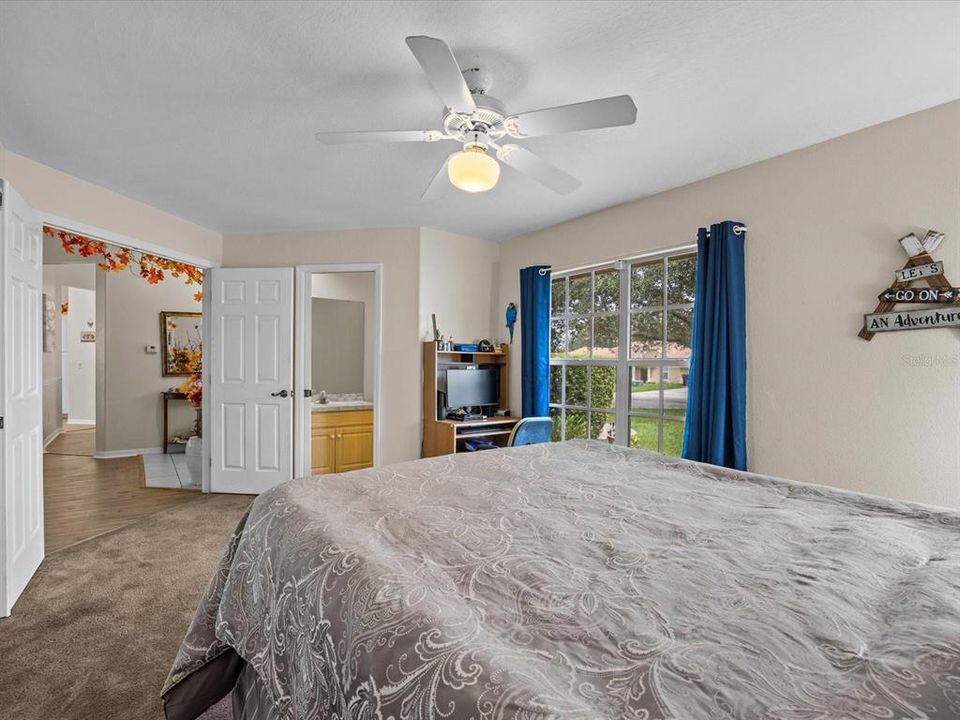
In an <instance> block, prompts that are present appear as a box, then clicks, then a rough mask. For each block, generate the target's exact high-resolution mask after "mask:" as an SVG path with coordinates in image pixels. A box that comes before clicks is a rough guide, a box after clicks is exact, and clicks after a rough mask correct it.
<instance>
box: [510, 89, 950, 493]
mask: <svg viewBox="0 0 960 720" xmlns="http://www.w3.org/2000/svg"><path fill="white" fill-rule="evenodd" d="M637 172H643V169H642V168H638V170H637ZM958 181H960V102H954V103H950V104H948V105H943V106H940V107H937V108H933V109H931V110H927V111H924V112H920V113H916V114H914V115H910V116H907V117H904V118H900V119H898V120H894V121H891V122H888V123H884V124H882V125H878V126H875V127H871V128H867V129H865V130H862V131H859V132H856V133H853V134H850V135H846V136H843V137H840V138H837V139H835V140H831V141H829V142H826V143H822V144H820V145H815V146H813V147H810V148H806V149H803V150H799V151H797V152H793V153H790V154H788V155H784V156H781V157H778V158H774V159H772V160H767V161H765V162H761V163H757V164H755V165H751V166H749V167H746V168H742V169H740V170H736V171H733V172H729V173H726V174H723V175H719V176H716V177H713V178H709V179H707V180H703V181H701V182H697V183H694V184H692V185H687V186H685V187H681V188H678V189H675V190H671V191H669V192H665V193H662V194H660V195H656V196H653V197H650V198H646V199H643V200H638V201H635V202H632V203H628V204H625V205H620V206H617V207H613V208H610V209H608V210H604V211H602V212H599V213H595V214H592V215H588V216H585V217H582V218H577V219H575V220H572V221H570V222H566V223H563V224H561V225H557V226H555V227H551V228H547V229H544V230H541V231H538V232H535V233H531V234H529V235H525V236H522V237H519V238H516V239H514V240H512V241H509V242H506V243H504V244H503V245H502V247H501V255H500V281H499V282H500V290H499V303H498V305H499V306H501V307H502V306H503V305H505V304H506V303H507V302H509V301H517V300H518V297H519V291H518V271H519V269H520V268H521V267H523V266H526V265H530V264H534V263H549V264H552V265H553V266H554V267H555V268H558V269H559V268H563V267H564V266H567V267H569V266H575V265H579V264H583V263H590V262H594V261H599V260H603V259H608V258H615V257H618V256H625V255H630V254H636V253H639V252H643V251H648V250H653V249H662V248H669V247H671V246H677V245H681V244H685V243H689V242H691V241H692V240H693V238H694V236H695V232H696V229H697V227H698V226H702V225H708V224H710V223H712V222H717V221H719V220H723V219H730V220H740V221H743V222H745V223H746V224H747V225H748V226H749V232H748V234H747V313H748V343H749V355H748V363H749V366H748V393H749V395H748V399H747V402H748V410H747V413H748V415H747V424H748V452H749V463H750V469H751V470H755V471H757V472H763V473H771V474H774V475H779V476H783V477H787V478H792V479H795V480H802V481H809V482H817V483H824V484H829V485H835V486H838V487H843V488H848V489H851V490H858V491H862V492H867V493H876V494H880V495H887V496H892V497H898V498H907V499H911V500H917V501H921V502H927V503H933V504H938V505H946V506H951V507H960V331H958V330H953V329H938V330H917V331H912V332H896V333H887V334H882V335H878V336H877V337H875V338H874V340H873V341H872V342H869V343H868V342H865V341H863V340H861V339H859V338H858V337H857V331H858V330H859V328H860V327H861V325H862V321H863V313H866V312H872V310H873V308H874V306H875V304H876V296H877V293H879V292H880V291H881V290H883V289H884V288H885V287H887V285H888V284H889V283H890V282H891V280H892V278H893V271H894V270H895V269H896V268H898V267H900V266H902V264H903V263H904V261H905V255H904V253H903V251H902V250H901V248H900V246H899V245H898V244H897V242H896V240H897V238H899V237H900V236H902V235H904V234H905V233H907V232H911V231H913V232H917V233H921V234H922V233H923V232H924V231H925V230H926V229H927V228H936V229H939V230H942V231H944V232H946V233H947V239H946V240H945V241H944V243H943V245H942V246H941V249H940V250H939V251H938V253H937V256H938V257H939V258H940V259H943V260H944V261H945V264H946V270H947V277H948V278H949V279H950V280H951V281H952V282H953V283H954V284H955V285H960V214H958V206H960V204H958V200H960V182H958ZM494 320H496V318H495V319H494ZM518 331H519V324H518ZM514 364H515V368H514V372H513V373H512V377H513V388H512V393H519V372H518V370H519V353H517V356H515V357H514Z"/></svg>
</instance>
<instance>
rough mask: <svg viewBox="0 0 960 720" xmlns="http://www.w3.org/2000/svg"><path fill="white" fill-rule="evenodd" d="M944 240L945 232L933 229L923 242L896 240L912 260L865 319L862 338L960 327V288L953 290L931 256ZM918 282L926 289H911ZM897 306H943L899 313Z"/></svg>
mask: <svg viewBox="0 0 960 720" xmlns="http://www.w3.org/2000/svg"><path fill="white" fill-rule="evenodd" d="M944 237H945V236H944V234H943V233H942V232H938V231H936V230H930V231H928V232H927V234H926V235H925V236H924V238H923V240H920V239H919V238H918V237H917V236H916V235H914V234H913V233H910V234H909V235H906V236H904V237H902V238H900V239H899V240H898V241H897V242H899V243H900V246H901V247H902V248H903V250H904V252H906V253H907V257H908V258H909V259H908V260H907V264H906V265H904V266H903V268H902V269H900V270H897V271H896V272H895V273H894V277H895V278H896V279H895V280H894V283H893V285H891V286H890V287H889V288H887V289H886V290H884V291H883V292H881V293H880V295H879V296H878V299H879V300H880V303H879V304H878V305H877V307H876V309H874V311H873V312H872V313H869V314H867V315H864V316H863V327H862V328H860V332H859V333H858V334H859V336H860V337H862V338H863V339H864V340H872V339H873V336H874V335H875V334H876V333H878V332H889V331H892V330H920V329H923V328H939V327H960V288H957V287H954V286H953V285H952V284H951V283H950V281H948V280H947V278H946V277H945V275H944V267H943V261H942V260H934V259H933V258H932V257H931V256H930V253H932V252H933V251H934V250H936V249H937V248H938V247H940V244H941V243H942V242H943V239H944ZM917 280H922V281H923V282H924V283H925V284H926V285H927V287H912V286H911V283H912V282H914V281H917ZM898 303H937V304H939V303H942V304H941V305H940V306H939V307H934V308H927V309H923V310H903V311H900V312H896V307H897V304H898Z"/></svg>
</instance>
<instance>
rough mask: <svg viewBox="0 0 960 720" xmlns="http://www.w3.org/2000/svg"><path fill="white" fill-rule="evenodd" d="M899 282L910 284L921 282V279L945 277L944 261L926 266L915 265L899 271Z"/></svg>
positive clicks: (897, 275) (897, 272)
mask: <svg viewBox="0 0 960 720" xmlns="http://www.w3.org/2000/svg"><path fill="white" fill-rule="evenodd" d="M894 275H896V277H897V280H901V281H903V282H909V281H910V280H919V279H920V278H925V277H930V276H932V275H943V261H942V260H938V261H937V262H932V263H927V264H926V265H914V266H913V267H905V268H904V269H903V270H897V271H896V272H895V273H894Z"/></svg>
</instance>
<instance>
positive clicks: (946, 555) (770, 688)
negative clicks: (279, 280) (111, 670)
mask: <svg viewBox="0 0 960 720" xmlns="http://www.w3.org/2000/svg"><path fill="white" fill-rule="evenodd" d="M824 480H829V478H824ZM229 692H232V693H233V698H232V701H233V706H234V716H235V720H305V719H307V718H310V719H317V720H333V719H338V720H340V719H347V718H349V719H351V720H360V719H363V720H389V719H391V718H392V719H393V720H401V719H402V718H410V719H416V720H440V719H452V720H467V719H469V718H475V719H477V720H480V719H481V718H511V719H515V720H541V719H542V720H547V719H548V718H549V719H551V720H554V719H556V720H559V719H565V720H566V719H570V720H598V719H600V718H631V719H633V720H640V719H645V720H653V719H655V718H678V719H681V720H700V719H701V718H702V719H704V720H706V719H713V718H738V719H740V718H745V719H753V718H756V719H761V718H762V719H764V720H773V719H778V720H814V719H816V718H823V719H825V720H826V719H830V720H837V719H844V720H879V719H881V718H928V719H931V720H933V719H937V720H940V719H943V720H946V719H947V718H951V719H954V718H958V717H960V513H957V512H952V511H948V510H941V509H935V508H929V507H923V506H919V505H915V504H910V503H905V502H897V501H893V500H886V499H880V498H876V497H869V496H864V495H859V494H855V493H849V492H843V491H839V490H833V489H828V488H825V487H820V486H813V485H804V484H798V483H792V482H787V481H783V480H778V479H774V478H770V477H765V476H760V475H755V474H749V473H742V472H737V471H732V470H727V469H723V468H717V467H714V466H709V465H702V464H698V463H692V462H687V461H680V460H675V459H669V458H663V457H662V456H659V455H656V454H652V453H647V452H643V451H639V450H630V449H626V448H621V447H618V446H612V445H608V444H606V443H601V442H596V441H579V440H575V441H568V442H564V443H555V444H546V445H532V446H527V447H520V448H509V449H503V450H495V451H487V452H480V453H465V454H458V455H450V456H445V457H438V458H431V459H427V460H418V461H415V462H409V463H402V464H398V465H391V466H387V467H382V468H374V469H369V470H361V471H356V472H352V473H346V474H343V475H332V476H330V475H328V476H323V477H322V478H312V479H309V478H308V479H302V480H295V481H293V482H289V483H285V484H283V485H281V486H279V487H276V488H274V489H273V490H271V491H270V492H268V493H265V494H264V495H261V496H260V497H259V498H258V499H257V500H256V501H255V502H254V503H253V504H252V505H251V507H250V509H249V510H248V512H247V514H246V516H245V517H244V518H243V520H242V521H241V522H240V524H239V526H238V527H237V529H236V531H235V533H234V535H233V537H232V538H231V540H230V542H229V544H228V546H227V549H226V551H225V554H224V556H223V558H222V560H221V562H220V565H219V567H218V568H217V571H216V573H215V575H214V577H213V579H212V580H211V583H210V586H209V588H208V590H207V592H206V594H205V596H204V598H203V600H202V602H201V604H200V607H199V609H198V610H197V613H196V616H195V617H194V620H193V622H192V625H191V626H190V628H189V630H188V632H187V635H186V638H185V639H184V641H183V644H182V646H181V648H180V651H179V653H178V655H177V657H176V659H175V661H174V664H173V668H172V670H171V672H170V675H169V678H168V680H167V683H166V685H165V687H164V689H163V699H164V704H165V712H166V715H167V718H168V719H169V720H187V719H189V718H194V717H196V716H198V715H200V714H201V713H202V712H203V711H204V710H205V709H206V708H207V707H208V706H210V705H211V704H213V703H214V702H216V701H217V700H218V699H219V698H220V697H222V696H224V695H226V694H227V693H229Z"/></svg>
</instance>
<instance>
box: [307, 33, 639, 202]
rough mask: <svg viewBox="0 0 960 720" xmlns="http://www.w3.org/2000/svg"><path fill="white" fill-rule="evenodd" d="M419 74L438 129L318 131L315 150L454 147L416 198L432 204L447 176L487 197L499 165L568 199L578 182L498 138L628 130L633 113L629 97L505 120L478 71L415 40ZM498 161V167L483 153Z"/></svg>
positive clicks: (436, 45) (441, 45)
mask: <svg viewBox="0 0 960 720" xmlns="http://www.w3.org/2000/svg"><path fill="white" fill-rule="evenodd" d="M407 46H408V47H409V48H410V50H411V51H412V52H413V54H414V57H416V58H417V62H419V63H420V67H422V68H423V71H424V72H425V73H426V74H427V78H428V79H429V80H430V84H431V85H433V89H434V90H435V91H436V93H437V95H439V96H440V99H441V100H442V101H443V104H444V110H443V116H442V121H441V122H442V127H443V130H387V131H379V130H363V131H358V132H319V133H317V134H316V138H317V140H318V141H319V142H321V143H328V144H339V143H365V142H438V141H440V140H453V141H456V142H459V143H462V145H463V150H461V151H459V152H455V153H453V154H452V155H450V156H449V157H448V158H447V159H446V161H445V162H444V163H443V166H442V167H441V168H440V170H439V171H438V172H437V174H436V176H435V177H434V178H433V180H432V181H431V182H430V184H429V185H428V186H427V188H426V190H424V192H423V194H422V195H421V198H422V199H432V198H434V197H436V196H438V195H439V194H440V192H441V191H442V190H443V188H444V187H445V183H443V182H442V180H441V178H442V177H443V176H447V178H448V179H449V180H450V182H451V183H452V184H453V185H454V186H455V187H457V188H459V189H461V190H465V191H467V192H485V191H487V190H490V189H491V188H493V186H494V185H496V184H497V180H498V179H499V178H500V165H499V164H498V163H497V160H499V161H500V162H502V163H503V164H504V165H508V166H510V167H512V168H513V169H514V170H517V171H518V172H521V173H523V174H524V175H528V176H530V177H532V178H533V179H534V180H537V181H538V182H540V183H542V184H543V185H545V186H547V187H548V188H550V189H551V190H553V191H554V192H557V193H560V194H561V195H566V194H568V193H571V192H573V191H574V190H576V189H577V188H578V187H580V181H579V180H577V179H576V178H575V177H573V176H572V175H569V174H567V173H566V172H564V171H563V170H561V169H560V168H558V167H556V166H554V165H552V164H551V163H549V162H547V161H546V160H544V159H543V158H541V157H539V156H538V155H535V154H534V153H532V152H530V151H529V150H527V149H526V148H524V147H521V146H520V145H517V144H515V143H502V142H501V141H502V140H503V139H504V138H507V139H514V138H515V139H523V138H527V137H536V136H538V135H551V134H553V133H565V132H575V131H578V130H592V129H594V128H604V127H614V126H618V125H632V124H633V123H634V122H635V121H636V119H637V106H636V105H634V104H633V100H632V99H631V98H630V96H629V95H617V96H615V97H609V98H603V99H601V100H589V101H587V102H581V103H574V104H572V105H560V106H558V107H552V108H545V109H543V110H532V111H530V112H525V113H520V114H518V115H510V114H508V113H507V111H506V108H505V107H504V105H503V103H502V102H500V101H499V100H497V99H496V98H494V97H491V96H490V95H487V90H489V89H490V78H489V76H488V75H486V74H485V73H484V72H482V71H481V69H480V68H469V69H467V70H461V69H460V66H459V65H458V64H457V61H456V59H455V58H454V57H453V53H452V52H451V51H450V48H449V47H448V46H447V44H446V43H445V42H444V41H443V40H438V39H437V38H432V37H426V36H425V35H414V36H411V37H408V38H407ZM491 150H492V151H494V153H495V154H496V160H495V159H494V158H493V157H492V156H491V155H490V154H489V152H490V151H491Z"/></svg>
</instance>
